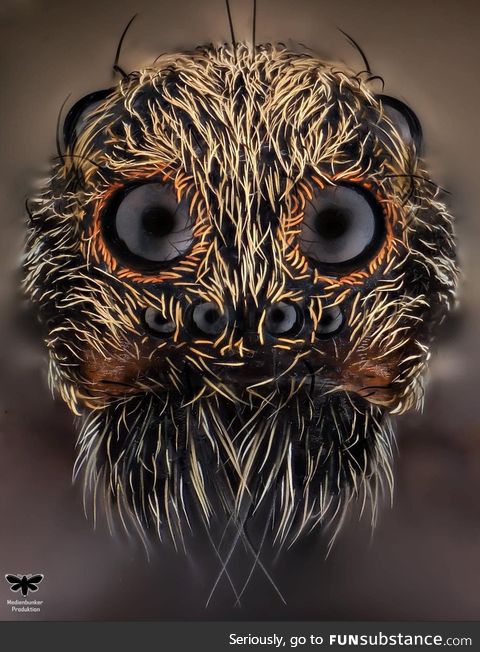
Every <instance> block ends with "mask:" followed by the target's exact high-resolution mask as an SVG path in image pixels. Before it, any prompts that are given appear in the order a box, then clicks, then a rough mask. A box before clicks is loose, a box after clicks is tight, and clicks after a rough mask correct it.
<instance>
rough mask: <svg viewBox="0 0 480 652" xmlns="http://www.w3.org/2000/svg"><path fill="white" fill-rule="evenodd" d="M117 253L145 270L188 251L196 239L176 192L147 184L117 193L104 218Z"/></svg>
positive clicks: (112, 246) (104, 231)
mask: <svg viewBox="0 0 480 652" xmlns="http://www.w3.org/2000/svg"><path fill="white" fill-rule="evenodd" d="M102 224H103V233H104V237H105V240H106V241H107V244H108V245H109V246H110V248H111V249H112V250H113V253H114V255H115V256H116V257H117V258H119V259H120V260H121V261H122V262H125V263H126V264H128V265H130V266H132V267H135V268H136V269H141V270H152V271H154V270H155V269H158V267H159V266H160V267H161V266H162V264H163V263H168V262H169V261H172V260H173V259H175V258H177V257H179V256H181V255H182V254H184V253H185V252H186V251H187V250H188V249H189V248H190V246H191V244H192V241H193V234H192V227H191V219H190V216H189V214H188V212H187V210H186V206H185V205H184V204H183V203H180V204H178V203H177V199H176V196H175V193H174V192H173V190H172V189H171V188H169V187H167V186H164V185H162V184H160V183H146V184H144V185H141V186H134V187H133V188H130V189H127V190H126V191H122V192H121V193H120V194H118V195H115V196H114V197H113V199H112V202H111V203H110V205H109V206H108V208H107V210H106V212H105V214H104V216H103V220H102Z"/></svg>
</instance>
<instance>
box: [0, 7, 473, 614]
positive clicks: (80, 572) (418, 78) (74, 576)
mask: <svg viewBox="0 0 480 652" xmlns="http://www.w3.org/2000/svg"><path fill="white" fill-rule="evenodd" d="M258 5H259V8H258V22H257V40H258V41H267V40H271V41H272V40H273V41H283V42H287V43H288V41H289V40H292V41H300V42H303V43H306V44H308V45H309V46H311V47H312V48H314V49H315V50H316V51H317V52H319V53H320V54H321V55H323V56H326V57H330V58H335V59H342V60H344V61H346V62H348V63H349V64H350V65H353V66H355V67H356V68H357V69H361V67H362V62H361V60H360V58H359V56H358V54H357V53H356V52H355V51H354V50H353V49H352V48H351V46H350V45H349V44H348V43H347V42H346V41H345V39H344V38H343V37H342V35H341V34H340V33H339V32H338V31H337V29H336V28H337V27H341V28H342V29H343V30H345V31H346V32H348V33H350V34H351V35H352V36H353V37H354V38H355V39H357V40H358V41H359V42H360V44H361V45H362V47H363V48H364V49H365V51H366V53H367V55H368V57H369V59H370V63H371V66H372V68H373V70H374V72H375V73H378V74H381V75H383V76H384V78H385V80H386V91H385V92H387V93H388V94H391V95H396V96H397V97H400V98H401V99H403V100H405V101H407V102H408V103H409V104H410V105H411V106H412V107H413V108H414V109H415V111H416V112H417V113H418V115H419V117H420V119H421V121H422V122H423V127H424V131H425V139H426V149H427V154H428V157H429V159H430V161H431V166H432V168H433V169H434V171H435V175H436V180H437V181H438V182H439V183H441V184H442V185H445V186H447V187H448V188H450V189H451V190H452V197H451V208H452V211H453V212H454V213H455V214H456V215H457V216H458V236H459V241H460V255H461V261H462V268H463V273H464V280H463V281H462V290H461V309H460V311H459V313H458V314H457V316H456V317H455V318H454V319H453V320H452V321H451V323H450V325H447V327H446V328H445V329H444V332H443V336H442V338H441V342H440V344H439V346H438V349H437V351H436V352H435V353H434V355H433V359H432V365H431V379H430V383H429V387H428V392H427V400H426V405H425V410H424V414H423V415H408V416H406V417H402V418H400V419H399V420H398V424H397V425H398V428H397V430H398V441H399V454H398V458H397V462H396V471H395V476H396V490H395V500H394V505H393V509H390V508H389V507H388V505H385V506H384V508H383V510H382V512H381V515H380V520H379V524H378V526H377V529H376V531H375V533H374V535H373V537H370V530H369V525H368V523H367V522H366V521H365V520H364V521H361V522H358V520H357V519H356V518H355V517H354V516H353V515H352V517H351V518H350V519H349V521H348V523H347V524H346V526H345V528H344V530H343V531H342V533H341V535H340V537H339V539H338V542H337V544H336V546H335V547H334V549H333V552H332V553H331V555H330V556H329V557H328V559H326V560H325V552H326V538H325V537H324V538H322V536H321V535H317V536H316V537H314V538H310V539H308V540H307V541H305V542H303V543H302V544H300V545H298V546H297V547H295V548H294V549H292V550H291V551H289V552H288V553H286V554H285V555H284V556H283V557H281V558H280V560H279V562H278V563H277V564H276V566H275V567H274V569H273V572H274V575H275V577H276V579H277V581H278V583H279V585H280V587H281V589H282V591H283V593H284V595H285V596H286V598H287V602H288V604H287V606H283V605H282V604H281V603H280V602H279V601H278V599H277V598H276V597H275V595H274V594H273V592H272V591H271V589H270V587H269V586H268V585H267V583H266V582H265V580H264V578H262V576H261V575H260V574H256V575H255V576H254V578H253V580H252V583H251V585H250V587H249V589H248V591H247V595H246V599H245V601H244V602H245V606H244V607H243V608H242V609H241V610H240V609H238V608H237V609H234V608H233V598H232V595H231V593H229V592H228V590H227V588H226V587H225V585H223V584H222V586H221V587H220V589H219V592H218V594H217V595H216V597H215V598H214V600H213V604H212V606H211V607H209V609H207V610H206V609H205V607H204V605H205V600H206V597H207V595H208V593H209V590H210V588H211V584H212V582H213V580H214V577H215V573H216V566H215V563H214V560H213V558H212V554H211V553H210V552H209V551H208V549H207V548H206V547H205V546H203V545H202V543H201V542H200V541H194V542H193V545H192V555H191V556H190V557H187V558H185V557H184V556H183V555H182V554H181V553H180V554H175V553H174V552H173V551H171V550H169V549H167V548H165V547H161V546H159V547H158V549H157V551H156V553H155V554H154V555H153V557H152V559H151V561H150V562H147V561H146V559H145V555H144V553H143V551H142V550H141V548H140V547H139V546H138V545H136V544H135V543H134V542H132V543H128V542H127V541H125V540H123V539H118V538H117V539H112V538H111V537H110V536H109V535H108V534H107V532H106V530H105V528H104V526H103V525H102V524H100V525H99V526H98V528H97V530H96V531H94V530H93V528H92V524H91V523H90V522H88V521H87V520H86V519H85V517H84V515H83V511H82V504H81V489H80V487H78V486H74V487H72V486H71V469H72V465H73V459H74V441H75V434H74V428H73V422H72V418H71V416H70V414H69V413H68V412H67V410H66V408H65V407H64V406H63V405H62V404H61V403H59V402H54V401H52V399H51V398H50V395H49V391H48V389H47V385H46V365H45V352H44V350H43V347H42V345H41V342H40V339H39V335H38V332H37V329H36V327H35V324H34V323H33V320H32V316H31V313H29V312H28V311H27V310H26V309H25V306H24V305H23V304H22V301H21V299H20V295H19V291H18V280H19V273H18V266H19V260H20V256H21V248H22V240H23V225H24V207H23V204H24V201H25V197H26V196H27V195H28V194H29V193H31V192H32V188H33V187H34V184H35V181H36V179H38V178H39V176H41V175H42V174H43V173H44V172H46V170H47V168H48V165H47V163H48V160H49V156H51V155H53V154H54V151H55V123H56V117H57V114H58V110H59V107H60V105H61V104H62V102H63V100H64V99H65V97H66V96H67V95H68V94H69V93H71V98H70V100H69V103H73V102H74V101H75V100H76V99H78V98H79V97H81V96H82V95H84V94H85V93H87V92H90V91H92V90H96V89H101V88H106V87H108V86H109V85H110V84H111V82H112V79H111V69H110V66H111V63H112V61H113V56H114V52H115V48H116V45H117V42H118V38H119V36H120V34H121V32H122V29H123V27H124V26H125V24H126V23H127V22H128V20H129V18H130V17H131V16H132V15H133V14H134V13H137V12H138V13H139V14H140V16H139V17H138V19H137V21H136V23H135V24H134V26H133V28H132V30H131V32H130V33H129V34H128V36H127V39H126V42H125V45H124V50H123V53H122V57H121V65H122V66H123V67H124V68H126V69H133V68H139V67H141V66H142V64H147V63H148V62H150V61H151V60H152V59H153V58H154V57H155V56H156V55H157V54H159V53H160V52H163V51H168V50H172V49H181V48H191V47H192V46H195V45H197V44H201V43H205V42H210V41H213V42H215V41H220V40H227V39H228V27H227V21H226V12H225V9H224V4H223V2H222V0H202V1H198V0H197V1H194V0H177V2H175V3H171V2H169V3H167V2H164V1H163V0H136V1H133V0H128V1H124V2H118V1H116V2H113V1H108V0H96V1H94V0H82V1H80V2H68V1H59V0H48V1H47V0H43V1H42V0H2V1H1V3H0V51H1V62H2V65H1V69H0V75H1V90H2V103H1V118H0V125H1V129H2V148H1V174H0V183H1V185H2V191H1V193H0V201H1V202H2V210H1V213H0V219H1V233H2V237H1V238H0V261H1V283H0V301H1V310H2V320H1V328H2V333H1V340H0V341H1V349H0V356H1V358H0V359H1V366H0V409H1V411H0V416H1V424H0V524H1V526H0V527H1V534H0V575H1V577H0V618H1V619H13V618H15V616H14V615H13V614H12V613H11V612H10V608H9V607H7V605H6V600H7V599H8V598H15V597H19V596H18V595H17V594H12V593H11V592H10V591H9V589H8V585H7V584H6V582H4V580H3V575H4V574H5V573H17V572H20V573H36V572H41V573H44V574H45V579H44V582H43V584H42V585H41V587H40V588H41V590H39V591H38V594H37V595H36V596H31V597H37V598H38V599H42V600H44V601H45V603H44V607H43V609H42V612H41V614H40V615H39V616H30V617H31V618H41V619H73V620H76V619H95V620H104V619H130V620H135V619H159V620H167V619H185V620H187V619H243V620H247V619H305V620H307V619H312V620H313V619H315V620H317V619H318V620H322V619H352V620H362V619H370V620H375V619H392V620H395V619H405V620H408V619H463V620H467V619H479V618H480V591H479V571H480V502H479V498H478V497H479V495H480V473H479V471H480V416H479V407H480V406H479V400H478V398H477V394H478V390H479V371H478V367H479V361H480V347H479V346H478V336H479V333H478V323H479V320H480V310H479V309H480V302H479V288H480V256H478V254H477V249H478V245H479V243H480V237H479V235H480V234H479V221H478V219H477V210H476V203H477V196H478V187H479V185H478V179H479V176H480V175H479V172H480V169H479V168H480V166H479V163H478V158H479V156H480V142H479V127H478V106H479V102H480V88H479V81H478V79H479V78H478V70H479V69H480V54H479V52H480V50H479V47H478V33H479V28H480V5H479V4H478V3H477V2H475V1H474V0H471V1H469V0H461V1H457V2H455V3H454V2H451V1H447V0H443V1H440V0H436V1H434V0H421V1H419V0H403V1H395V2H391V1H386V0H378V1H371V2H370V1H367V0H363V1H362V2H359V1H358V0H335V2H334V1H333V0H330V1H326V0H325V1H322V2H318V1H313V0H311V1H308V0H295V2H293V1H292V0H259V2H258ZM250 9H251V5H250V2H245V1H242V0H232V10H233V17H234V21H235V26H236V29H237V38H240V39H241V38H248V36H249V34H250V23H251V13H250ZM200 538H201V537H200ZM197 539H198V537H197ZM196 548H198V554H196V552H197V551H196ZM21 617H23V618H25V616H21ZM27 618H28V616H27Z"/></svg>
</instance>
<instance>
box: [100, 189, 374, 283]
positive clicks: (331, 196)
mask: <svg viewBox="0 0 480 652" xmlns="http://www.w3.org/2000/svg"><path fill="white" fill-rule="evenodd" d="M191 222H192V220H191V218H190V216H189V213H188V210H187V206H186V205H185V204H184V202H180V203H178V202H177V198H176V196H175V194H174V192H173V190H172V189H170V188H169V187H168V186H166V185H163V184H160V183H146V184H143V185H137V186H134V187H130V188H128V189H126V190H124V191H122V192H120V193H117V194H116V195H115V196H114V197H113V199H112V200H111V202H110V205H109V206H108V209H107V211H106V214H105V215H104V218H103V222H102V224H103V232H104V235H105V237H106V239H107V242H108V243H109V245H110V247H111V248H112V249H113V250H114V254H115V255H116V256H117V258H119V259H120V260H122V261H124V262H125V263H126V264H128V265H131V266H132V267H134V268H136V269H141V270H142V269H144V270H148V269H156V268H158V266H159V265H160V266H161V265H162V264H164V263H167V264H168V263H169V262H171V261H173V260H174V259H176V258H178V257H180V256H182V255H184V254H185V253H186V252H187V251H188V249H189V248H190V247H191V245H192V242H193V232H192V224H191ZM384 237H385V222H384V217H383V212H382V210H381V208H380V206H379V204H378V203H377V202H376V200H375V198H374V197H373V195H371V194H370V193H369V192H367V191H366V190H364V189H363V188H362V187H360V186H350V185H341V186H327V187H324V188H321V189H318V191H317V192H316V194H315V195H314V196H313V198H312V199H311V200H310V201H309V202H308V204H307V207H306V210H305V215H304V219H303V221H302V225H301V230H300V235H299V242H300V248H301V250H302V253H303V254H304V255H305V256H306V257H308V258H309V259H310V260H312V262H313V263H314V264H315V265H316V266H318V267H320V268H325V270H326V271H328V272H331V273H336V272H338V273H341V272H343V271H346V270H353V269H355V268H358V267H360V266H361V265H362V264H365V263H366V262H367V261H368V260H369V259H371V257H372V256H373V255H374V254H375V253H376V252H377V250H378V249H379V247H380V246H381V244H382V242H383V240H384Z"/></svg>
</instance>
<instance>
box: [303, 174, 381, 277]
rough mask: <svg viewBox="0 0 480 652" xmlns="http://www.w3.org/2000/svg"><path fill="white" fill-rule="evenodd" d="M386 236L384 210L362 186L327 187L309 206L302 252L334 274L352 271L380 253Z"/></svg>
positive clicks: (304, 221) (304, 224)
mask: <svg viewBox="0 0 480 652" xmlns="http://www.w3.org/2000/svg"><path fill="white" fill-rule="evenodd" d="M384 238H385V220H384V216H383V211H382V209H381V207H380V205H379V204H378V203H377V202H376V200H375V198H374V197H373V196H372V195H371V194H370V193H369V192H368V191H366V190H364V189H363V188H362V187H359V186H346V185H345V186H328V187H326V188H322V189H321V190H319V191H318V192H317V193H316V195H315V196H314V197H313V199H312V200H311V202H310V203H309V204H308V205H307V209H306V210H305V217H304V219H303V222H302V227H301V232H300V247H301V250H302V252H303V253H304V254H305V256H307V257H308V258H310V259H311V260H313V261H314V263H315V264H316V265H317V267H321V268H324V269H325V271H327V272H331V273H341V272H346V271H353V270H355V269H357V268H359V267H360V266H361V265H363V264H365V263H366V262H368V261H369V260H371V258H372V257H373V256H374V255H375V254H376V253H377V251H378V250H379V248H380V247H381V245H382V242H383V240H384Z"/></svg>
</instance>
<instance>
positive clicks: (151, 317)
mask: <svg viewBox="0 0 480 652" xmlns="http://www.w3.org/2000/svg"><path fill="white" fill-rule="evenodd" d="M144 320H145V325H146V327H147V329H148V331H150V333H152V334H153V335H156V336H157V337H168V336H170V335H172V334H173V333H174V332H175V329H176V325H175V322H173V321H172V320H170V319H167V318H166V317H164V315H163V313H162V312H160V311H159V310H155V308H147V309H146V310H145V313H144Z"/></svg>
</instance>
